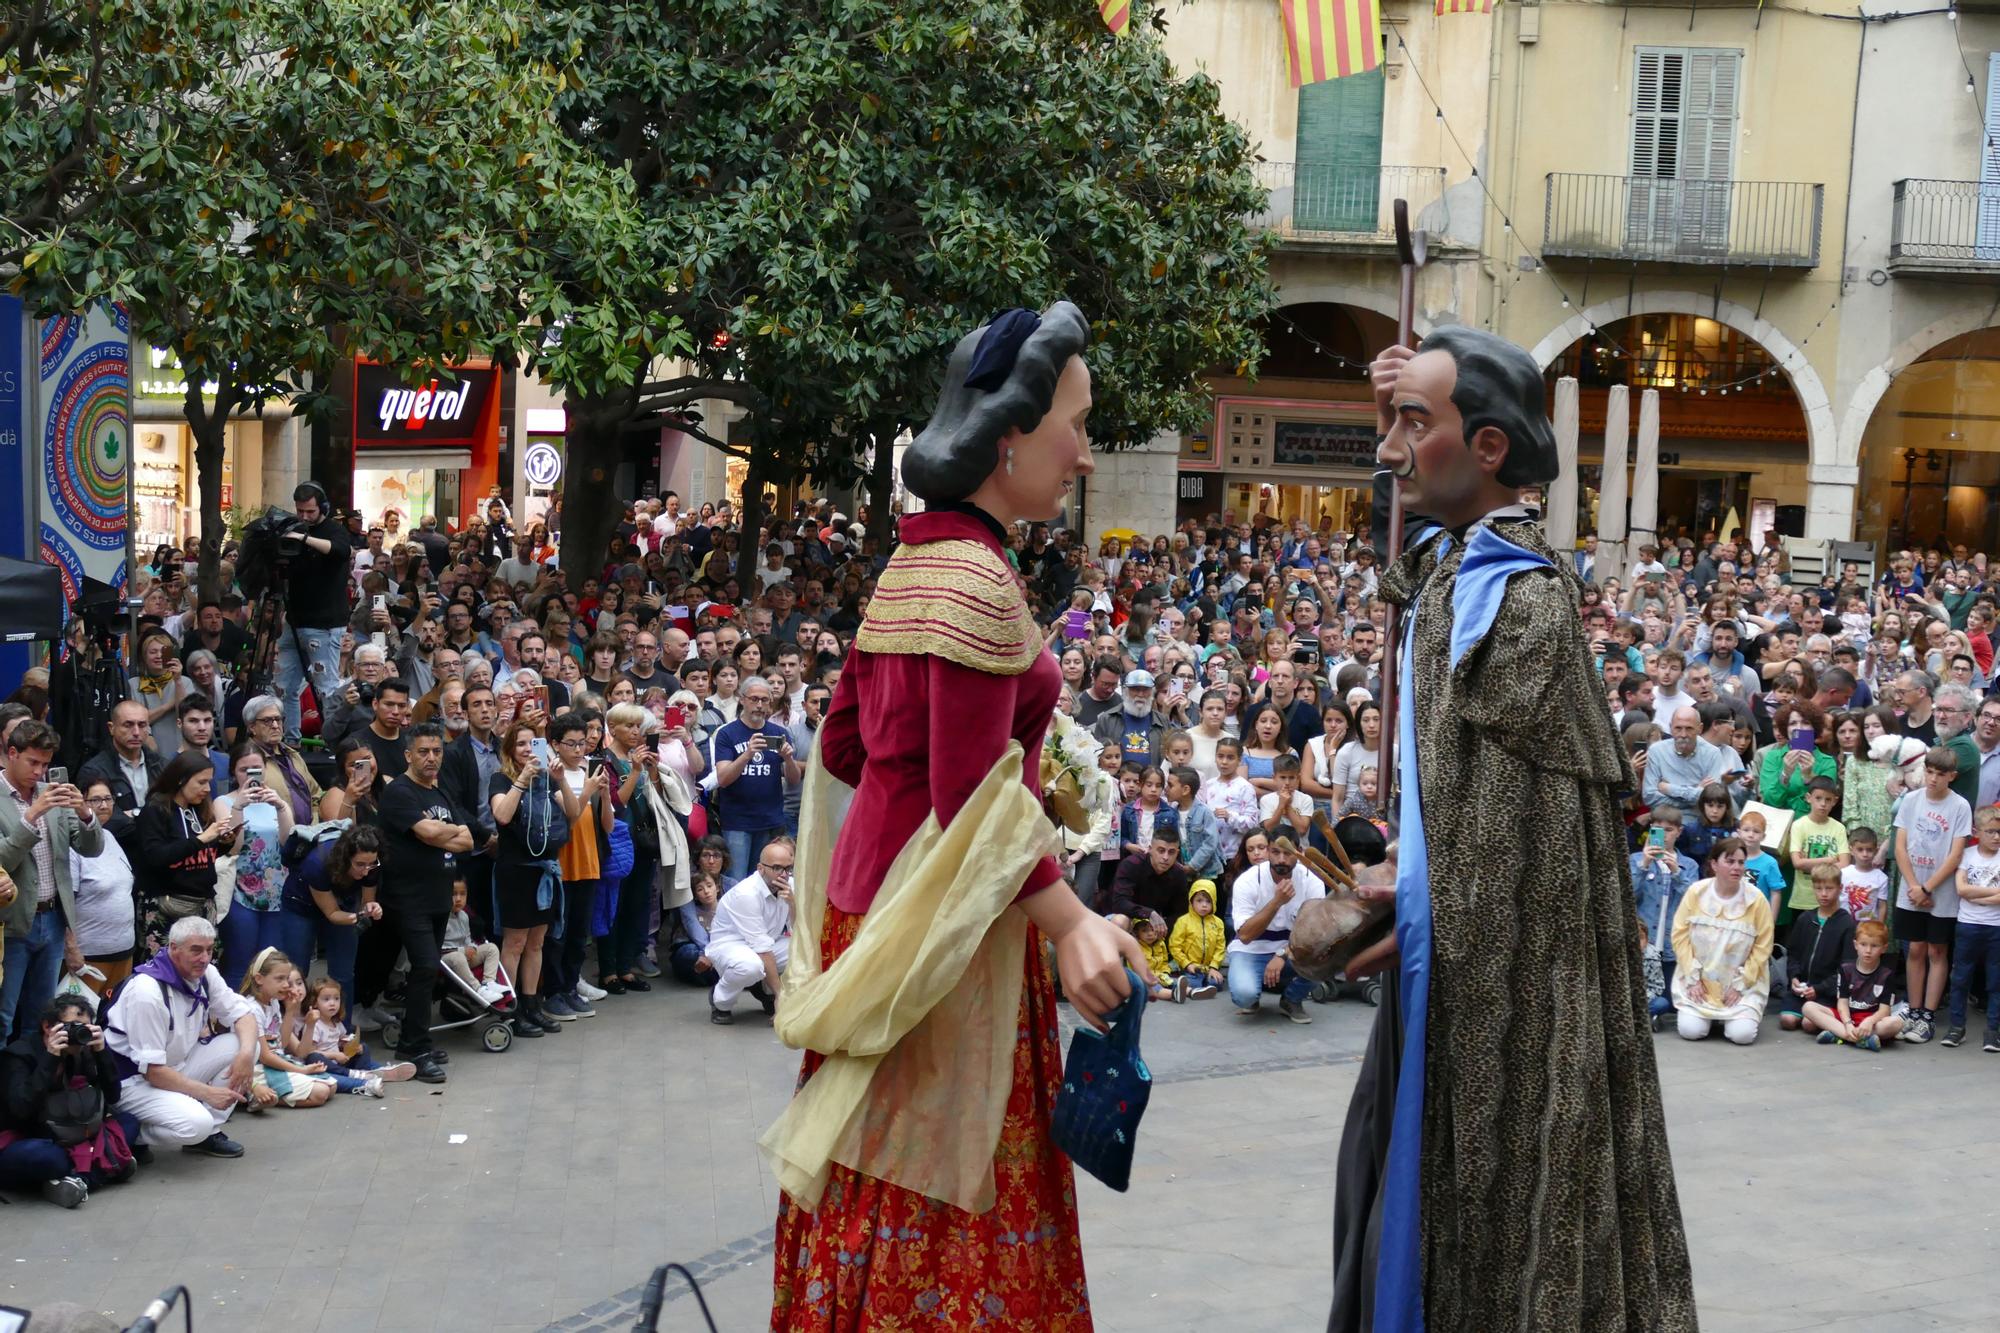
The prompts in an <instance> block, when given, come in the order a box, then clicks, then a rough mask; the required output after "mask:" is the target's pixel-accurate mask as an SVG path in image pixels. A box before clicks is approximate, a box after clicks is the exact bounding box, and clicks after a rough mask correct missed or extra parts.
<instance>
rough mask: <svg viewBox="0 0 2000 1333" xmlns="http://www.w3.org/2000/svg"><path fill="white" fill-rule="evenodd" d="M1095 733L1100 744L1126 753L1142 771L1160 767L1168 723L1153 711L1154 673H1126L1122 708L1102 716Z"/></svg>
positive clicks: (1139, 669)
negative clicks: (1155, 766) (1161, 749)
mask: <svg viewBox="0 0 2000 1333" xmlns="http://www.w3.org/2000/svg"><path fill="white" fill-rule="evenodd" d="M1091 731H1092V734H1094V735H1095V736H1096V737H1097V739H1098V740H1099V741H1101V742H1103V743H1104V744H1106V745H1109V746H1111V747H1112V748H1113V749H1116V750H1119V751H1121V752H1123V754H1124V755H1125V758H1126V759H1127V760H1128V761H1129V762H1131V763H1135V764H1138V765H1139V766H1140V767H1142V768H1151V767H1153V766H1154V765H1156V764H1158V763H1159V762H1160V747H1161V746H1162V745H1164V744H1165V743H1166V739H1167V731H1168V723H1167V720H1166V719H1165V718H1163V717H1161V716H1160V715H1159V714H1158V713H1156V712H1154V711H1153V673H1152V672H1150V671H1148V670H1146V669H1145V668H1144V667H1135V668H1133V669H1132V670H1131V671H1128V672H1126V673H1125V689H1124V691H1123V692H1122V695H1121V698H1120V701H1119V706H1118V707H1117V708H1112V709H1107V710H1106V711H1105V712H1103V713H1101V714H1099V715H1098V718H1097V723H1096V725H1095V726H1094V727H1092V728H1091Z"/></svg>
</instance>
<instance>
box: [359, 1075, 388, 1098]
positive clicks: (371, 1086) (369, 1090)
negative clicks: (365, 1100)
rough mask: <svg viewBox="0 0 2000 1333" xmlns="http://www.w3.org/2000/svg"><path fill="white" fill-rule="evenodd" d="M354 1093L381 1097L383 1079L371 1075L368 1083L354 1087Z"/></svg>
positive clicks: (361, 1095)
mask: <svg viewBox="0 0 2000 1333" xmlns="http://www.w3.org/2000/svg"><path fill="white" fill-rule="evenodd" d="M354 1095H355V1096H356V1097H380V1096H381V1095H382V1080H381V1079H379V1078H376V1077H374V1076H372V1075H371V1076H370V1077H369V1079H368V1081H367V1082H366V1083H363V1084H362V1085H361V1086H360V1087H358V1088H356V1089H354Z"/></svg>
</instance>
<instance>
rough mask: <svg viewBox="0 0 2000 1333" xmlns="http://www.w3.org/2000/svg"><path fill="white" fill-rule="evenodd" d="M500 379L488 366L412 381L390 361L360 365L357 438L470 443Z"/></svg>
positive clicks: (382, 442)
mask: <svg viewBox="0 0 2000 1333" xmlns="http://www.w3.org/2000/svg"><path fill="white" fill-rule="evenodd" d="M498 379H499V376H498V372H497V371H495V370H493V369H492V368H490V367H487V368H471V367H460V368H454V369H453V370H452V372H451V374H450V375H449V376H448V377H447V376H439V377H437V378H435V379H431V380H428V381H426V382H425V383H423V384H417V385H410V384H405V383H403V381H402V377H401V376H400V375H399V374H398V373H397V372H396V371H395V370H394V369H393V368H391V367H388V366H375V365H367V364H360V365H357V366H355V368H354V443H355V445H356V447H368V446H400V447H409V446H412V445H415V446H432V447H436V446H455V447H459V448H468V447H470V446H471V445H472V444H473V442H474V436H475V435H476V433H477V432H478V430H479V428H480V423H481V422H483V421H484V420H485V419H486V415H487V412H486V409H487V404H488V403H489V401H490V400H491V398H492V395H493V393H494V390H495V388H496V387H497V384H498Z"/></svg>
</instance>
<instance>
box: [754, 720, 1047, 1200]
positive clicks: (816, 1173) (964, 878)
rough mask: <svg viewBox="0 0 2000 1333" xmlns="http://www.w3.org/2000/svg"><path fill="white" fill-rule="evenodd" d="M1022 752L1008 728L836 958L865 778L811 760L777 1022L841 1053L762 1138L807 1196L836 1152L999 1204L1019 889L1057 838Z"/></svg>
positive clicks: (1020, 941) (1021, 918)
mask: <svg viewBox="0 0 2000 1333" xmlns="http://www.w3.org/2000/svg"><path fill="white" fill-rule="evenodd" d="M1022 763H1023V752H1022V749H1021V746H1020V743H1019V742H1010V743H1009V744H1008V746H1007V750H1006V752H1005V753H1004V754H1002V755H1001V757H1000V760H999V762H998V763H996V764H995V765H994V766H993V768H992V770H991V771H990V772H989V773H988V774H987V775H986V778H985V780H984V781H983V782H981V783H980V785H979V787H978V788H977V789H976V790H975V791H974V792H973V794H972V797H971V799H970V800H968V801H967V802H966V803H965V806H964V808H962V809H961V810H960V811H959V812H958V814H957V815H956V817H954V818H953V819H952V821H951V826H950V827H949V828H942V829H941V828H939V826H938V821H937V815H936V813H935V812H933V813H932V814H931V815H930V817H929V818H927V819H926V820H925V821H924V823H923V826H922V827H921V828H919V829H918V830H917V831H916V833H915V834H914V835H912V837H911V838H910V841H909V842H908V844H906V845H905V846H904V848H903V850H902V851H901V852H900V853H899V854H898V855H897V857H896V860H895V862H894V863H893V864H892V865H891V866H890V867H889V873H888V875H887V877H886V878H885V879H884V880H883V883H882V887H881V889H880V891H879V892H877V893H876V895H875V899H874V902H873V903H872V904H870V906H869V908H868V915H867V917H866V918H865V920H864V921H863V923H862V925H861V927H860V930H859V931H858V933H857V934H856V935H855V937H854V940H853V942H852V943H851V944H849V946H848V947H847V949H846V951H845V952H843V953H842V954H841V955H840V957H839V958H838V959H836V960H835V962H834V965H833V966H832V967H830V968H825V969H822V968H821V966H820V938H821V932H822V928H823V925H824V922H825V917H826V884H827V873H828V869H829V866H830V864H831V861H832V854H833V844H834V839H835V837H836V836H837V833H838V830H839V826H840V823H841V822H842V816H843V815H844V814H845V812H846V808H847V802H848V800H849V799H851V797H852V795H853V793H852V791H851V790H850V789H849V788H848V787H846V786H845V785H844V784H842V783H841V782H839V781H838V780H837V779H835V778H834V777H833V775H832V774H831V773H829V772H827V770H826V768H825V766H824V765H823V764H822V763H821V762H820V761H819V758H818V756H817V755H815V756H814V757H813V758H812V760H811V761H810V763H809V766H808V768H807V770H806V779H805V788H804V792H803V794H802V799H801V801H800V817H799V843H798V851H797V854H796V857H795V859H796V861H797V871H796V873H795V876H794V880H793V885H792V893H793V899H794V901H793V913H792V946H791V959H790V963H789V965H788V967H787V969H786V972H785V989H784V995H783V997H782V998H781V1000H780V1002H779V1005H778V1017H777V1032H778V1036H779V1038H780V1040H782V1041H783V1042H784V1043H785V1044H786V1045H787V1046H792V1047H795V1048H798V1049H802V1050H812V1051H819V1052H821V1053H823V1054H825V1055H826V1057H827V1058H826V1062H825V1063H824V1064H822V1065H821V1066H820V1067H819V1069H818V1070H817V1071H816V1072H815V1073H814V1074H813V1076H812V1077H811V1078H810V1079H808V1080H806V1084H805V1086H804V1087H803V1088H801V1089H800V1090H799V1093H798V1095H797V1096H796V1097H794V1098H793V1099H792V1102H791V1105H790V1106H789V1107H787V1108H786V1110H785V1113H784V1114H783V1115H782V1116H780V1117H779V1118H778V1121H777V1123H776V1124H774V1125H772V1126H771V1128H770V1130H769V1131H767V1132H766V1133H765V1135H764V1137H763V1139H762V1140H760V1142H759V1147H760V1148H761V1149H762V1150H763V1153H764V1157H765V1160H766V1161H767V1162H768V1163H769V1164H770V1167H771V1171H772V1173H773V1174H774V1175H775V1176H776V1177H777V1179H778V1184H779V1185H780V1186H781V1187H783V1189H784V1191H785V1193H786V1194H788V1195H790V1196H791V1198H792V1200H793V1201H794V1202H796V1203H798V1204H799V1205H800V1206H801V1207H803V1208H806V1209H807V1210H811V1209H813V1208H816V1207H817V1206H818V1204H819V1199H820V1194H821V1192H822V1191H823V1190H824V1189H825V1188H826V1182H827V1176H828V1172H829V1170H830V1168H831V1167H832V1166H833V1164H834V1163H836V1162H837V1163H839V1164H840V1165H842V1166H846V1167H851V1168H853V1169H854V1170H856V1171H859V1172H861V1173H862V1174H863V1175H867V1176H870V1177H873V1178H874V1179H877V1180H885V1181H888V1182H889V1183H891V1184H894V1185H900V1186H902V1187H903V1188H905V1189H910V1190H914V1191H916V1192H917V1193H919V1194H923V1195H926V1196H928V1197H930V1198H933V1199H937V1200H939V1201H941V1202H943V1203H948V1204H950V1205H951V1206H953V1207H954V1208H959V1209H963V1210H964V1211H966V1212H971V1213H979V1212H984V1211H986V1210H987V1209H989V1208H991V1207H992V1206H993V1200H994V1188H993V1153H994V1150H995V1148H996V1147H997V1146H998V1144H999V1141H1000V1126H1001V1121H1002V1120H1003V1119H1004V1118H1005V1115H1006V1110H1007V1098H1008V1094H1009V1093H1010V1092H1011V1091H1012V1089H1013V1084H1014V1044H1015V1040H1016V1035H1017V1028H1018V1026H1019V1021H1020V1005H1021V986H1022V969H1023V960H1024V953H1025V948H1026V943H1027V936H1028V919H1027V916H1026V915H1025V914H1024V913H1022V912H1021V911H1020V910H1019V909H1018V908H1016V907H1015V906H1014V898H1015V895H1016V894H1018V893H1019V892H1020V889H1021V883H1022V881H1023V880H1025V879H1026V878H1027V876H1028V872H1029V871H1030V870H1032V869H1033V868H1034V864H1035V862H1036V861H1037V860H1039V859H1040V858H1041V857H1042V856H1044V855H1047V854H1049V853H1050V852H1052V851H1053V850H1054V848H1055V841H1056V833H1055V827H1054V825H1052V824H1051V823H1050V822H1049V820H1048V817H1047V816H1046V815H1044V814H1043V813H1042V808H1041V803H1040V802H1039V801H1037V800H1036V799H1035V797H1034V795H1033V794H1032V793H1031V792H1030V791H1029V790H1028V789H1027V787H1026V786H1024V785H1023V784H1022V782H1021V769H1022Z"/></svg>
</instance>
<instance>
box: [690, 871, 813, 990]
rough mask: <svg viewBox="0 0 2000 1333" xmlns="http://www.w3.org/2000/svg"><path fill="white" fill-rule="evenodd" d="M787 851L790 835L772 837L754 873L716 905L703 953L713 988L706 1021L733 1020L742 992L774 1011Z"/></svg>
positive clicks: (788, 894) (784, 941)
mask: <svg viewBox="0 0 2000 1333" xmlns="http://www.w3.org/2000/svg"><path fill="white" fill-rule="evenodd" d="M792 855H793V847H792V840H791V839H790V838H788V837H785V836H784V835H783V834H780V835H779V836H777V837H775V838H772V839H771V840H770V841H769V842H767V843H765V844H764V846H763V849H762V851H761V852H760V854H759V855H758V858H757V868H756V871H755V873H753V874H751V875H748V876H746V877H745V878H744V879H742V880H740V881H738V882H737V883H736V884H735V885H734V886H732V887H731V888H730V890H729V892H727V893H725V894H723V895H722V899H721V901H719V902H718V903H716V905H715V920H714V921H713V923H711V924H710V926H709V928H708V950H707V952H706V953H705V954H704V955H703V956H704V957H706V958H707V959H708V961H709V965H710V966H712V967H713V968H714V969H715V987H714V989H712V990H711V991H709V993H708V1021H709V1022H711V1023H718V1024H723V1025H727V1024H730V1023H734V1022H735V1021H736V1015H735V1014H734V1013H733V1012H731V1009H732V1007H733V1006H734V1005H735V1003H736V997H737V996H738V995H741V994H742V993H743V992H744V991H746V990H747V991H749V992H750V993H751V994H752V995H754V996H756V997H757V1002H758V1003H759V1004H761V1005H763V1006H764V1012H765V1013H767V1014H772V1013H776V1012H777V1010H778V989H779V979H780V977H781V976H782V975H783V974H784V970H785V963H786V962H787V961H788V959H789V957H790V951H791V943H792V937H791V933H790V932H791V926H792Z"/></svg>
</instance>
